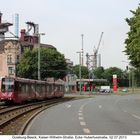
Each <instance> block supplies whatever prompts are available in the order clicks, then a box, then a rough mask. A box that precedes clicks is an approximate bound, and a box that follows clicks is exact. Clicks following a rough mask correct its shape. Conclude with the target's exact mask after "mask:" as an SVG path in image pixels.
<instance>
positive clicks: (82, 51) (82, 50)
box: [81, 34, 84, 66]
mask: <svg viewBox="0 0 140 140" xmlns="http://www.w3.org/2000/svg"><path fill="white" fill-rule="evenodd" d="M81 37H82V49H81V54H82V55H81V57H82V58H81V65H82V66H84V35H83V34H81Z"/></svg>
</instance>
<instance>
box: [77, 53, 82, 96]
mask: <svg viewBox="0 0 140 140" xmlns="http://www.w3.org/2000/svg"><path fill="white" fill-rule="evenodd" d="M77 53H79V79H80V90H79V91H80V95H81V53H82V52H77Z"/></svg>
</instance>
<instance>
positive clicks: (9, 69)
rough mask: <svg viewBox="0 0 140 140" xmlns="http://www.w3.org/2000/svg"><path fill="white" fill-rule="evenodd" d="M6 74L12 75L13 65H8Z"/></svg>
mask: <svg viewBox="0 0 140 140" xmlns="http://www.w3.org/2000/svg"><path fill="white" fill-rule="evenodd" d="M8 74H9V75H13V74H14V69H13V67H8Z"/></svg>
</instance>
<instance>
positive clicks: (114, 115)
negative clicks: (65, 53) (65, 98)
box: [26, 94, 140, 135]
mask: <svg viewBox="0 0 140 140" xmlns="http://www.w3.org/2000/svg"><path fill="white" fill-rule="evenodd" d="M26 134H27V135H140V94H135V95H126V96H117V95H106V96H105V95H98V96H94V98H85V99H81V100H76V101H70V102H67V103H63V104H61V105H58V106H55V107H52V108H50V109H48V110H45V111H44V112H42V113H41V114H40V115H38V116H37V117H36V118H35V119H34V120H33V121H32V122H31V124H30V125H29V127H28V129H27V131H26Z"/></svg>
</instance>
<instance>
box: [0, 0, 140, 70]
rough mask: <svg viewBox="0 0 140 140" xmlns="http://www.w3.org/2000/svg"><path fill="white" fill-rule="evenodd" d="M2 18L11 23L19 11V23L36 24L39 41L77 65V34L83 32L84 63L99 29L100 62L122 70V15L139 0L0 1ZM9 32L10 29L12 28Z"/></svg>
mask: <svg viewBox="0 0 140 140" xmlns="http://www.w3.org/2000/svg"><path fill="white" fill-rule="evenodd" d="M0 3H1V4H0V5H1V9H0V11H1V12H2V13H3V20H6V21H9V22H13V21H14V19H13V17H14V14H15V13H18V14H19V19H20V20H19V25H20V29H21V28H26V24H25V22H27V21H32V22H34V23H36V24H39V29H40V33H42V32H43V33H46V35H45V36H42V38H41V41H42V43H47V44H52V45H54V46H55V47H56V48H57V49H58V51H60V52H61V53H63V54H64V55H65V57H66V58H69V59H71V60H72V61H73V62H74V64H78V62H79V61H78V58H79V57H78V54H77V53H76V52H77V51H80V50H81V42H82V38H81V34H84V63H85V61H86V57H85V55H86V53H89V54H90V55H92V54H93V49H94V46H95V47H97V44H98V42H99V37H100V34H101V32H104V35H103V38H102V42H101V45H100V48H99V53H101V60H102V61H101V64H102V66H103V67H105V68H108V67H111V66H116V67H119V68H122V69H125V66H126V65H127V63H124V62H122V61H128V60H127V56H125V54H124V53H123V52H122V51H123V50H124V49H125V48H124V46H125V44H124V40H125V38H126V37H127V34H126V33H127V32H128V31H129V26H128V25H127V23H126V22H125V18H127V17H131V16H132V14H131V12H130V10H135V9H136V8H137V7H138V4H139V0H23V1H20V0H12V1H9V0H0ZM10 30H11V31H13V32H14V30H13V29H12V28H10Z"/></svg>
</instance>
